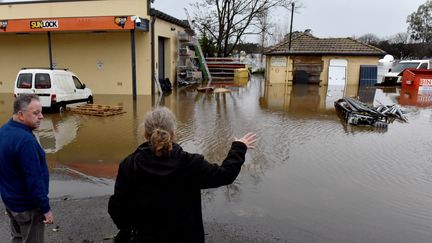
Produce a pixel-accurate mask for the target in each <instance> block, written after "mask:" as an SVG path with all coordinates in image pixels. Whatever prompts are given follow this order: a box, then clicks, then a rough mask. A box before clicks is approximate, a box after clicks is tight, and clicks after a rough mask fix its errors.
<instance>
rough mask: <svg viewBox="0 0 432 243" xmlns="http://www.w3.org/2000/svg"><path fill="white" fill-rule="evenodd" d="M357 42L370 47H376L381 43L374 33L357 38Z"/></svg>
mask: <svg viewBox="0 0 432 243" xmlns="http://www.w3.org/2000/svg"><path fill="white" fill-rule="evenodd" d="M357 40H358V41H360V42H363V43H366V44H370V45H376V44H378V42H380V38H379V37H378V36H376V35H375V34H372V33H368V34H364V35H362V36H360V37H359V38H357Z"/></svg>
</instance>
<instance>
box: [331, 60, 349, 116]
mask: <svg viewBox="0 0 432 243" xmlns="http://www.w3.org/2000/svg"><path fill="white" fill-rule="evenodd" d="M347 66H348V62H347V60H344V59H332V60H330V66H329V74H328V86H327V97H326V108H333V107H334V102H335V101H336V100H338V99H340V98H343V97H344V93H345V85H346V70H347Z"/></svg>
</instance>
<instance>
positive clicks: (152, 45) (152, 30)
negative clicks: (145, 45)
mask: <svg viewBox="0 0 432 243" xmlns="http://www.w3.org/2000/svg"><path fill="white" fill-rule="evenodd" d="M155 22H156V16H155V15H151V24H150V30H151V74H150V76H151V77H150V80H151V94H152V95H154V94H155V78H154V77H155V75H154V73H155V50H154V48H155V43H154V39H155V29H154V26H155Z"/></svg>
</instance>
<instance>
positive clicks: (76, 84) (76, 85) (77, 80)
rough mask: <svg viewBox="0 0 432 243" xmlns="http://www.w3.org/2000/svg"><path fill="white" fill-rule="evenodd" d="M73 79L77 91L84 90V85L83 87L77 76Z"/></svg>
mask: <svg viewBox="0 0 432 243" xmlns="http://www.w3.org/2000/svg"><path fill="white" fill-rule="evenodd" d="M72 78H73V81H74V84H75V87H76V88H77V89H82V88H83V85H82V83H81V82H80V80H79V79H78V78H77V77H75V76H72Z"/></svg>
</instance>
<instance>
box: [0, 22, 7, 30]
mask: <svg viewBox="0 0 432 243" xmlns="http://www.w3.org/2000/svg"><path fill="white" fill-rule="evenodd" d="M7 25H8V21H7V20H1V21H0V29H1V30H5V31H6V27H7Z"/></svg>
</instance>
